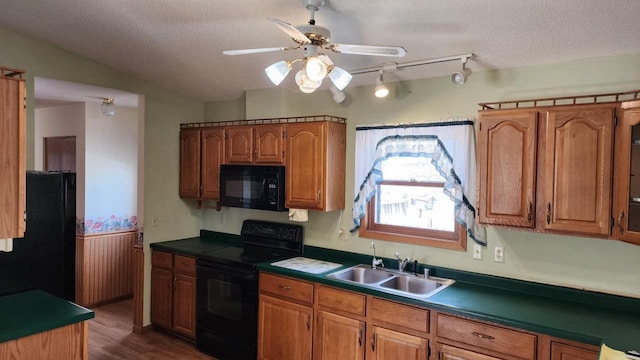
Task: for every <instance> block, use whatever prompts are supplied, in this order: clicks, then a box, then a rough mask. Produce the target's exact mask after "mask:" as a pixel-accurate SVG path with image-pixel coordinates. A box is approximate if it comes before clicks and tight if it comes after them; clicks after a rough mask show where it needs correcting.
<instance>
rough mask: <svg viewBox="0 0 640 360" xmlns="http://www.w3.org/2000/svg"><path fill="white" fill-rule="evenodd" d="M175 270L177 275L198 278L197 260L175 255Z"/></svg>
mask: <svg viewBox="0 0 640 360" xmlns="http://www.w3.org/2000/svg"><path fill="white" fill-rule="evenodd" d="M173 270H174V271H175V272H177V273H181V274H185V275H192V276H196V259H195V258H192V257H188V256H183V255H174V256H173Z"/></svg>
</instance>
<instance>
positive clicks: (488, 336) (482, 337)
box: [471, 331, 495, 340]
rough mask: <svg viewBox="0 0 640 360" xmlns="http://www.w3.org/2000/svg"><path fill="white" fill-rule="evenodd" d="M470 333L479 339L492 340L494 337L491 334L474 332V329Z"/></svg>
mask: <svg viewBox="0 0 640 360" xmlns="http://www.w3.org/2000/svg"><path fill="white" fill-rule="evenodd" d="M471 334H473V336H476V337H479V338H480V339H487V340H493V339H495V338H494V337H493V336H491V335H486V334H483V333H479V332H476V331H474V332H472V333H471Z"/></svg>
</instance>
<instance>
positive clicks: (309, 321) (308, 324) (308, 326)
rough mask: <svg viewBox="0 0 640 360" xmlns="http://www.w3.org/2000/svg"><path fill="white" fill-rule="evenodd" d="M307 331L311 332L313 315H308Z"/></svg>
mask: <svg viewBox="0 0 640 360" xmlns="http://www.w3.org/2000/svg"><path fill="white" fill-rule="evenodd" d="M307 330H311V315H307Z"/></svg>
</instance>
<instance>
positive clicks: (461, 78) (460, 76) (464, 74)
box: [451, 57, 471, 85]
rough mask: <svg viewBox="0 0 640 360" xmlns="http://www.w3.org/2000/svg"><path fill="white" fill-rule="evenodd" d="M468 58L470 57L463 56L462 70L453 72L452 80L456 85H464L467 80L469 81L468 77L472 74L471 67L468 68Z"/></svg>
mask: <svg viewBox="0 0 640 360" xmlns="http://www.w3.org/2000/svg"><path fill="white" fill-rule="evenodd" d="M467 59H468V58H466V57H465V58H461V59H460V60H461V61H462V70H461V71H456V72H454V73H453V74H451V82H452V83H453V84H454V85H462V84H464V83H465V82H467V78H468V77H469V75H471V69H469V68H467Z"/></svg>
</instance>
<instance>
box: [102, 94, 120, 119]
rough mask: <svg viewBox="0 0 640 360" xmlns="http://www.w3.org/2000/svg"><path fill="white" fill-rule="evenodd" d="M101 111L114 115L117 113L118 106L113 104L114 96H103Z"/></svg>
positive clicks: (107, 114)
mask: <svg viewBox="0 0 640 360" xmlns="http://www.w3.org/2000/svg"><path fill="white" fill-rule="evenodd" d="M100 111H102V113H103V114H104V115H106V116H113V115H115V114H116V106H115V105H113V98H102V104H101V105H100Z"/></svg>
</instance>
